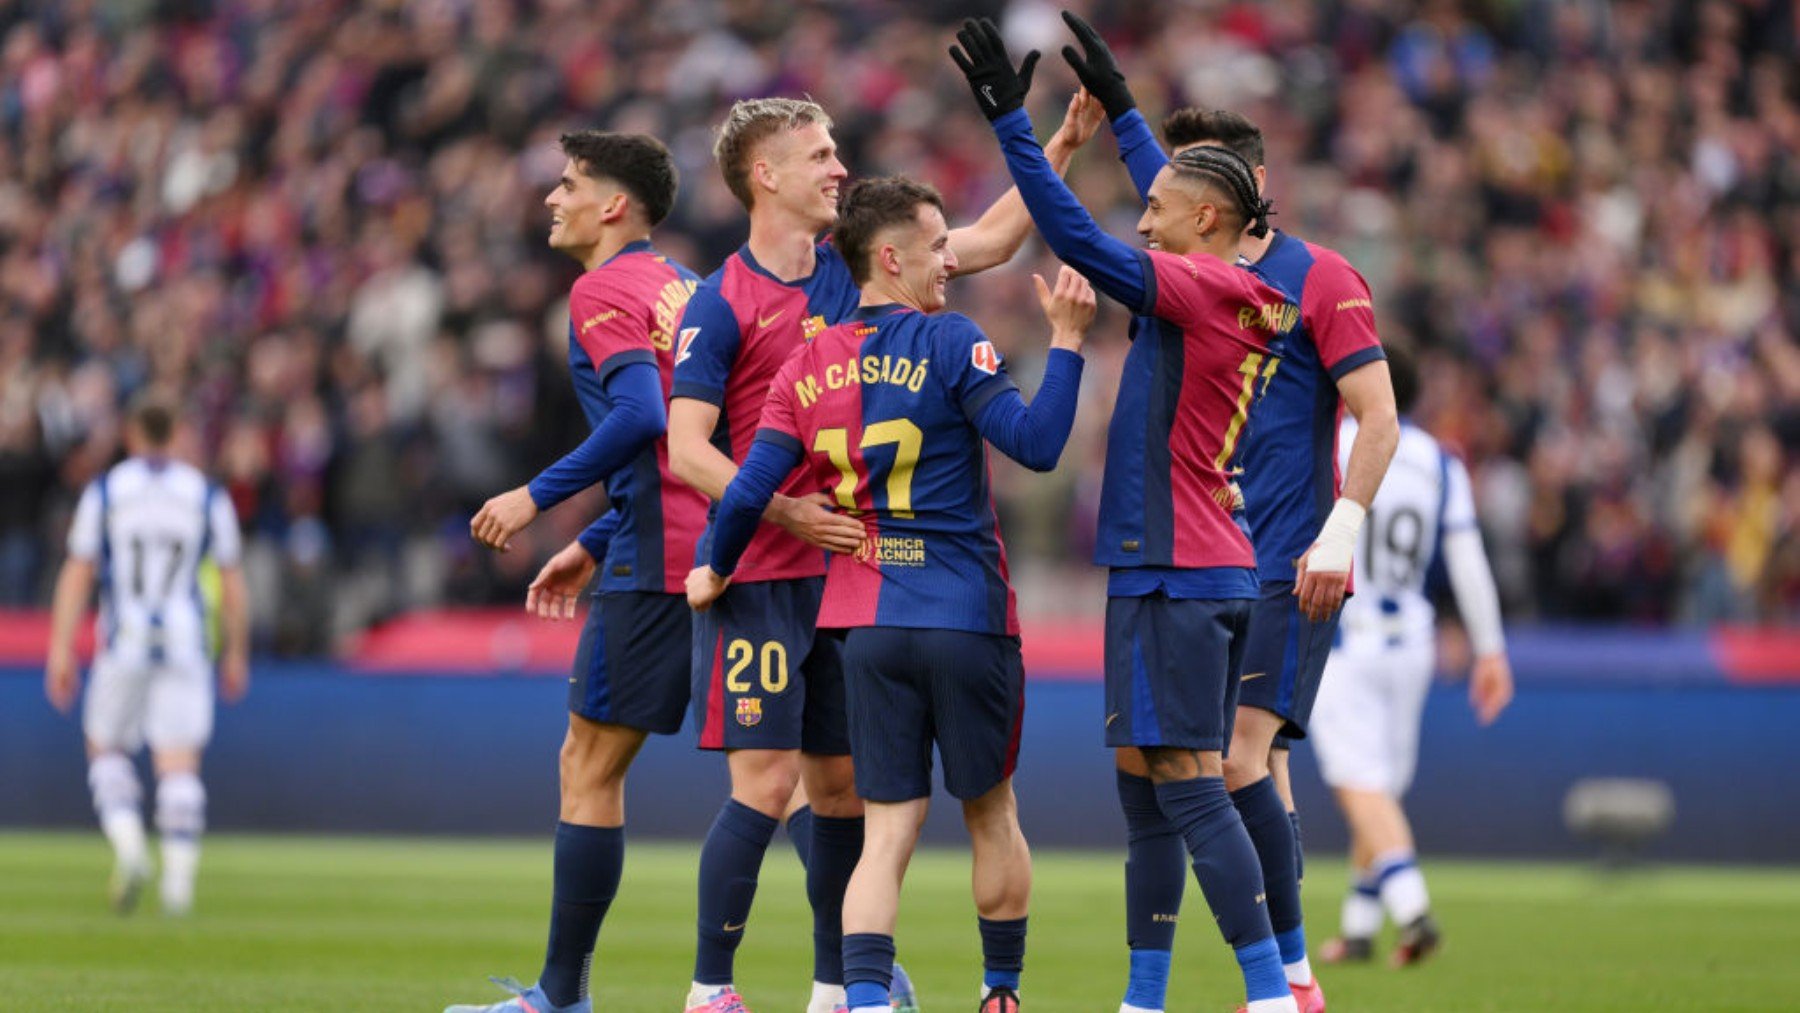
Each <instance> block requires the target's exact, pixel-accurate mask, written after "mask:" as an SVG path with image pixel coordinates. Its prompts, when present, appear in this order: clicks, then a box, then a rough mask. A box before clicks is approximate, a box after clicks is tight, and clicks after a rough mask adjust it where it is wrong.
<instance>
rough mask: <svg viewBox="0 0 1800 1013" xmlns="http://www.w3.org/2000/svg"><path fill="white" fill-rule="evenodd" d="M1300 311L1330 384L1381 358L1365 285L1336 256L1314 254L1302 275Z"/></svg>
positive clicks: (1372, 313)
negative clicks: (1315, 257) (1304, 277)
mask: <svg viewBox="0 0 1800 1013" xmlns="http://www.w3.org/2000/svg"><path fill="white" fill-rule="evenodd" d="M1300 312H1301V316H1302V318H1303V319H1304V320H1305V321H1306V326H1307V330H1308V331H1309V332H1310V333H1311V334H1312V339H1313V344H1314V345H1316V346H1318V349H1319V361H1320V363H1322V364H1323V365H1324V366H1325V371H1326V372H1327V373H1330V374H1331V378H1332V379H1333V380H1340V379H1342V378H1343V377H1344V375H1345V374H1347V373H1350V372H1351V371H1353V370H1356V369H1358V368H1360V367H1362V366H1366V365H1368V364H1369V363H1371V362H1375V361H1377V360H1380V359H1385V358H1387V353H1385V352H1383V351H1382V350H1381V338H1380V337H1379V336H1377V335H1376V333H1375V303H1374V301H1373V300H1372V299H1371V298H1370V294H1369V283H1368V282H1366V281H1364V280H1363V276H1362V275H1360V274H1358V273H1357V272H1356V269H1355V268H1353V267H1351V266H1350V262H1349V261H1347V260H1345V259H1344V258H1343V257H1342V256H1340V255H1339V254H1337V253H1335V252H1333V251H1331V250H1321V251H1319V257H1318V260H1317V261H1315V262H1314V263H1313V267H1312V270H1311V272H1309V273H1308V274H1307V276H1306V294H1305V297H1304V299H1303V301H1302V305H1301V307H1300Z"/></svg>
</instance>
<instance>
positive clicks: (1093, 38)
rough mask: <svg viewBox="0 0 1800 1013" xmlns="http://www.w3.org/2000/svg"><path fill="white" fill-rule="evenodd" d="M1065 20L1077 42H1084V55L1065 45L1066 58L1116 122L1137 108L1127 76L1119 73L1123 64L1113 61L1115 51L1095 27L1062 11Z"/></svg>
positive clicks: (1063, 51) (1107, 115) (1072, 13)
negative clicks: (1113, 51)
mask: <svg viewBox="0 0 1800 1013" xmlns="http://www.w3.org/2000/svg"><path fill="white" fill-rule="evenodd" d="M1062 16H1063V21H1064V23H1066V24H1067V25H1068V26H1069V31H1071V32H1074V33H1075V39H1076V41H1078V42H1080V43H1081V48H1082V52H1080V53H1077V52H1076V51H1075V47H1074V46H1064V47H1063V49H1062V55H1063V59H1065V60H1067V61H1069V66H1070V67H1071V68H1072V69H1073V70H1074V71H1075V76H1076V77H1078V78H1080V79H1081V86H1082V87H1083V88H1084V89H1086V90H1087V91H1088V92H1089V93H1091V94H1092V95H1093V96H1094V98H1096V99H1098V100H1099V102H1100V105H1101V107H1102V108H1104V109H1105V110H1106V118H1107V119H1109V120H1116V119H1118V118H1119V117H1121V116H1123V115H1125V114H1126V113H1128V112H1130V111H1131V110H1133V109H1136V108H1137V99H1135V98H1133V97H1132V94H1131V87H1130V86H1129V85H1127V84H1126V83H1125V75H1124V74H1123V73H1122V72H1121V71H1120V70H1119V61H1117V60H1115V59H1114V58H1113V54H1112V50H1111V49H1110V48H1108V47H1107V45H1106V40H1105V39H1102V38H1101V37H1100V33H1099V32H1096V31H1094V27H1093V26H1092V25H1090V24H1088V23H1087V22H1086V21H1083V20H1082V19H1081V16H1080V15H1078V14H1075V13H1074V12H1072V11H1063V12H1062Z"/></svg>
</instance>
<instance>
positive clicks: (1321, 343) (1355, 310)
mask: <svg viewBox="0 0 1800 1013" xmlns="http://www.w3.org/2000/svg"><path fill="white" fill-rule="evenodd" d="M1255 269H1256V271H1257V272H1258V273H1260V274H1261V275H1262V276H1263V277H1265V278H1268V279H1269V280H1270V281H1273V282H1274V283H1275V284H1276V285H1278V286H1280V287H1281V288H1283V289H1285V290H1286V291H1288V292H1289V293H1291V294H1292V295H1293V296H1294V299H1295V301H1296V302H1297V303H1299V305H1300V322H1299V324H1298V325H1297V326H1296V327H1295V328H1294V329H1293V330H1292V331H1290V332H1289V334H1288V336H1287V343H1286V344H1287V347H1286V349H1285V350H1284V351H1283V352H1282V356H1281V368H1280V369H1277V370H1276V371H1275V374H1274V376H1272V377H1270V379H1269V382H1268V385H1267V388H1268V389H1267V390H1266V391H1265V392H1264V394H1263V396H1262V398H1261V399H1260V400H1258V402H1257V404H1256V406H1255V407H1254V408H1252V409H1251V412H1250V426H1251V429H1252V431H1253V432H1254V433H1255V436H1254V438H1252V439H1251V440H1249V441H1248V442H1247V443H1246V444H1245V446H1244V455H1243V467H1244V474H1243V476H1242V478H1240V479H1239V484H1240V485H1241V486H1242V487H1243V490H1244V511H1245V515H1246V516H1247V517H1248V519H1249V521H1250V535H1251V539H1252V540H1253V541H1254V542H1255V543H1256V561H1257V570H1258V575H1259V576H1260V577H1261V578H1262V579H1263V580H1266V581H1282V580H1293V579H1294V562H1295V561H1296V560H1298V559H1299V558H1300V557H1301V556H1302V555H1304V554H1305V553H1306V550H1307V549H1308V548H1310V547H1311V546H1312V543H1313V539H1315V538H1317V537H1318V536H1319V529H1320V528H1321V527H1323V526H1324V525H1325V518H1326V517H1327V516H1328V515H1330V513H1331V505H1332V503H1333V502H1335V501H1336V500H1337V496H1338V491H1339V490H1340V489H1341V488H1342V486H1343V477H1342V473H1341V472H1340V471H1339V469H1338V454H1337V439H1338V420H1339V418H1340V417H1341V416H1342V415H1343V404H1342V402H1341V401H1340V399H1339V398H1338V390H1337V381H1338V380H1339V379H1340V378H1342V377H1343V376H1344V375H1345V374H1347V373H1349V372H1351V371H1353V370H1355V369H1358V368H1360V367H1362V366H1365V365H1367V364H1369V363H1371V362H1375V361H1377V360H1380V359H1384V358H1386V357H1387V356H1386V353H1384V352H1383V351H1382V350H1381V339H1380V338H1378V337H1377V336H1376V334H1375V306H1374V303H1373V302H1372V301H1371V299H1370V295H1369V284H1368V282H1366V281H1364V280H1363V278H1362V275H1360V274H1358V273H1356V269H1355V268H1353V267H1351V266H1350V264H1349V262H1347V261H1346V260H1344V258H1343V257H1342V256H1341V255H1340V254H1338V253H1337V251H1335V250H1329V249H1326V248H1325V247H1322V246H1315V245H1313V244H1312V243H1308V242H1305V241H1303V240H1300V239H1297V238H1295V237H1293V236H1290V235H1287V234H1286V233H1282V232H1277V233H1275V238H1274V240H1273V241H1272V242H1271V243H1270V244H1269V248H1268V250H1267V251H1266V252H1264V253H1263V256H1262V259H1261V260H1259V261H1257V262H1256V264H1255Z"/></svg>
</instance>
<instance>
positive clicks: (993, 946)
mask: <svg viewBox="0 0 1800 1013" xmlns="http://www.w3.org/2000/svg"><path fill="white" fill-rule="evenodd" d="M976 920H977V921H978V922H979V923H980V925H981V984H982V985H983V986H985V987H987V988H1010V989H1012V990H1013V991H1015V992H1017V991H1018V990H1019V975H1020V973H1021V972H1023V971H1024V970H1025V921H1026V919H1024V918H1010V919H1007V920H1005V921H994V920H991V919H987V918H977V919H976Z"/></svg>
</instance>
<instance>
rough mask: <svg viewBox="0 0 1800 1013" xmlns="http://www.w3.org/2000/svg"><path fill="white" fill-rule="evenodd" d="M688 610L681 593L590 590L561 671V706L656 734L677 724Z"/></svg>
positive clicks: (682, 702) (683, 697)
mask: <svg viewBox="0 0 1800 1013" xmlns="http://www.w3.org/2000/svg"><path fill="white" fill-rule="evenodd" d="M693 614H694V612H693V610H692V609H690V608H688V603H687V596H686V595H680V594H663V593H661V592H658V591H606V592H603V593H601V594H597V595H594V596H593V604H592V605H591V606H590V607H589V608H588V614H587V624H586V625H584V626H583V627H582V628H581V644H580V646H578V647H577V648H576V649H575V669H574V671H573V672H572V673H570V675H569V711H570V712H571V713H574V714H579V715H581V716H582V717H584V718H587V719H588V720H590V721H601V722H605V723H607V724H614V725H624V726H625V727H627V728H636V729H639V730H641V731H646V732H653V733H655V734H657V735H673V734H674V733H675V732H677V731H680V730H681V716H682V714H683V713H684V712H685V711H686V710H687V698H688V658H689V655H688V650H687V643H688V641H689V640H691V639H692V638H693V633H692V616H693Z"/></svg>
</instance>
